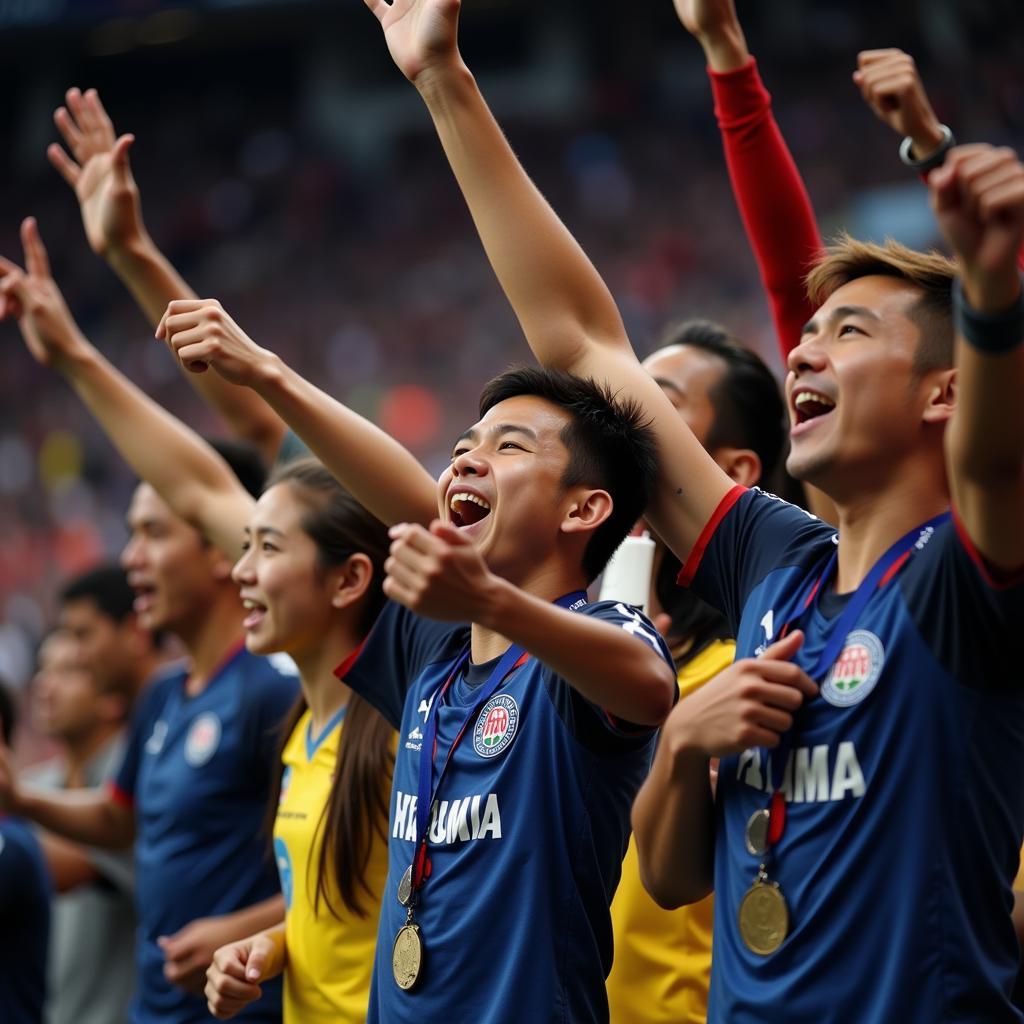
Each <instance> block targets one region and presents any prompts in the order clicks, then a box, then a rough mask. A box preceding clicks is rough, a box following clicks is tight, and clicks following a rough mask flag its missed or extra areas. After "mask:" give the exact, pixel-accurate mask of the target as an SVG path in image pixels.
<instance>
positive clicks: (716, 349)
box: [661, 320, 786, 480]
mask: <svg viewBox="0 0 1024 1024" xmlns="http://www.w3.org/2000/svg"><path fill="white" fill-rule="evenodd" d="M669 345H688V346H689V347H690V348H696V349H700V350H701V351H702V352H707V353H709V354H711V355H713V356H717V357H718V358H719V359H720V360H721V361H722V362H723V363H724V364H725V374H724V375H723V377H722V379H721V380H720V381H719V382H718V384H716V385H715V387H713V388H712V389H711V392H710V394H709V396H708V397H709V398H710V399H711V404H712V406H713V407H714V410H715V421H714V423H712V425H711V430H710V432H709V433H708V438H707V442H706V444H705V447H706V448H707V450H708V451H709V452H710V451H714V450H715V449H716V448H722V447H729V448H749V449H750V450H751V451H753V452H756V453H757V457H758V458H759V459H760V460H761V479H762V480H768V479H770V478H771V476H772V474H773V473H774V472H775V468H776V466H778V465H779V460H780V458H781V456H782V450H783V445H784V444H785V440H786V426H785V416H786V407H785V405H784V404H783V401H782V393H781V391H780V390H779V384H778V381H776V379H775V377H774V376H773V374H772V371H771V370H769V369H768V367H767V366H766V365H765V362H764V360H763V359H762V358H761V357H760V356H759V355H757V354H756V353H755V352H752V351H751V350H750V349H749V348H747V347H746V346H745V345H744V344H743V343H742V342H741V341H739V340H738V339H737V338H736V337H734V336H733V335H731V334H730V333H729V332H728V331H727V330H726V329H725V328H724V327H723V326H722V325H721V324H716V323H714V322H712V321H711V320H684V321H682V322H681V323H679V324H675V325H674V326H672V327H670V328H669V330H668V331H667V332H666V333H665V336H664V337H663V338H662V341H661V347H667V346H669Z"/></svg>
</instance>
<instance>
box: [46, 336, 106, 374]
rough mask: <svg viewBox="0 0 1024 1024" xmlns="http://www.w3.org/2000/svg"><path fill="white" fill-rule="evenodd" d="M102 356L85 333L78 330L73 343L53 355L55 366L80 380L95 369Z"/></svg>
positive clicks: (62, 372)
mask: <svg viewBox="0 0 1024 1024" xmlns="http://www.w3.org/2000/svg"><path fill="white" fill-rule="evenodd" d="M101 358H102V357H101V356H100V354H99V352H98V351H97V350H96V349H95V348H93V346H92V344H91V343H90V342H89V341H88V340H87V339H86V337H85V335H84V334H82V333H81V332H79V331H77V330H76V331H75V340H74V342H73V344H72V345H70V346H69V347H68V348H67V349H66V350H65V351H63V352H61V353H60V354H58V355H55V356H54V357H53V367H54V369H56V370H57V371H58V372H59V373H61V374H63V375H64V376H65V377H67V378H68V379H69V380H79V379H81V378H84V377H86V376H87V375H88V374H89V373H90V372H91V371H92V370H95V369H96V367H97V366H98V365H99V363H100V360H101Z"/></svg>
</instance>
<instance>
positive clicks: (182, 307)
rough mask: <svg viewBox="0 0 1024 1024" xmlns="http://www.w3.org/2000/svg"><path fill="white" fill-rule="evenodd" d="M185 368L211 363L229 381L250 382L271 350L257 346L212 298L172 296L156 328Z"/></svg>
mask: <svg viewBox="0 0 1024 1024" xmlns="http://www.w3.org/2000/svg"><path fill="white" fill-rule="evenodd" d="M156 336H157V338H158V339H159V340H160V341H166V342H167V344H168V346H169V347H170V349H171V351H172V352H173V353H174V355H175V356H176V357H177V358H178V360H179V361H180V362H181V364H182V366H184V367H185V369H187V370H189V371H191V372H192V373H203V372H205V371H206V370H207V368H209V367H211V366H212V367H213V369H215V370H216V371H217V373H219V374H220V375H221V376H222V377H223V378H224V379H225V380H226V381H229V382H230V383H231V384H244V385H247V386H251V385H253V384H255V383H256V381H257V379H258V377H259V369H260V367H261V366H263V365H264V364H265V363H266V361H267V360H269V359H272V358H273V354H272V353H271V352H268V351H267V350H266V349H264V348H260V346H259V345H257V344H256V343H255V342H254V341H253V340H252V338H250V337H249V336H248V335H247V334H246V333H245V331H243V330H242V328H241V327H239V326H238V324H236V323H235V321H234V320H232V319H231V317H230V316H229V315H228V314H227V313H226V312H225V310H224V307H223V306H222V305H221V304H220V303H219V302H218V301H217V300H216V299H175V300H174V301H173V302H171V303H170V304H169V305H168V307H167V310H166V312H165V313H164V315H163V317H162V318H161V320H160V323H159V324H158V325H157V328H156Z"/></svg>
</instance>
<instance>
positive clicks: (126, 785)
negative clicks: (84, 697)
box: [0, 220, 297, 1024]
mask: <svg viewBox="0 0 1024 1024" xmlns="http://www.w3.org/2000/svg"><path fill="white" fill-rule="evenodd" d="M23 240H24V243H25V250H26V257H27V260H26V262H27V268H28V273H27V274H24V273H23V272H21V271H20V270H18V269H17V268H16V267H14V265H13V264H9V263H6V261H4V264H3V267H2V269H3V271H4V273H5V276H4V278H3V281H2V283H0V288H3V290H4V295H5V299H6V303H7V311H8V313H12V314H13V315H15V316H17V317H18V320H19V326H20V327H21V330H22V332H23V334H24V336H25V340H26V342H27V344H28V345H29V347H30V348H32V347H33V346H35V348H34V349H33V350H34V351H41V350H44V349H45V345H44V344H43V342H42V341H41V338H42V337H43V336H44V335H45V333H46V332H47V331H48V330H52V329H53V324H52V323H51V321H50V320H49V319H48V316H49V311H50V308H51V307H50V306H49V305H48V303H47V302H43V301H36V298H37V295H36V290H41V292H40V294H42V293H44V292H45V294H46V297H47V300H48V302H52V301H54V300H53V299H52V292H53V291H55V290H56V286H55V285H54V283H53V281H52V278H50V276H49V267H48V263H47V260H46V253H45V250H44V249H43V246H42V242H41V241H40V239H39V236H38V233H37V230H36V227H35V222H34V221H31V220H29V221H26V223H25V225H23ZM58 294H59V293H58ZM59 301H60V303H61V305H62V300H59ZM83 353H84V350H83ZM61 369H62V370H65V371H66V372H67V373H68V376H69V377H70V378H71V379H72V380H73V382H74V384H75V386H76V387H78V388H79V389H80V390H81V391H82V393H83V395H84V394H87V393H89V389H90V387H95V386H96V380H97V379H99V378H102V377H103V369H102V366H101V365H100V364H99V360H98V359H96V358H95V357H94V355H93V352H92V350H91V349H90V350H89V353H84V354H82V356H81V358H80V359H79V360H78V361H77V362H76V364H75V366H74V367H73V368H72V367H69V366H61ZM220 450H221V453H222V455H224V457H225V458H226V459H227V460H228V461H229V463H231V464H232V468H233V469H235V471H236V474H237V475H239V478H240V479H241V480H242V482H243V483H244V484H246V486H247V488H248V489H249V490H250V492H251V493H254V494H255V493H258V492H259V489H260V487H261V485H262V479H261V478H262V467H261V466H260V465H259V462H258V459H256V457H255V456H254V455H253V456H252V457H251V458H249V457H246V455H245V453H244V452H242V451H240V450H239V449H238V448H237V447H236V446H224V445H221V446H220ZM128 525H129V528H130V530H131V537H130V539H129V542H128V544H127V546H126V548H125V550H124V552H123V554H122V559H121V560H122V564H123V565H124V567H125V569H126V570H127V572H128V580H129V583H130V584H131V586H132V587H133V589H134V590H135V593H136V598H135V612H136V614H137V616H138V619H139V623H140V625H141V626H142V627H143V628H145V629H149V630H166V631H167V632H170V633H173V634H174V635H176V636H177V637H178V638H179V639H180V640H181V641H182V643H183V645H184V647H185V649H186V650H187V652H188V654H189V661H188V664H187V665H183V666H181V667H180V668H177V669H171V670H168V671H167V672H165V673H163V674H162V675H160V676H159V677H158V678H157V679H156V680H154V681H153V683H152V684H151V685H150V686H149V687H147V689H146V691H145V693H144V695H143V697H142V698H141V700H140V701H139V703H138V706H137V708H136V712H135V716H134V719H133V722H132V726H131V729H130V731H129V735H128V738H127V748H126V753H125V756H124V760H123V762H122V764H121V767H120V769H119V771H118V772H117V775H116V781H115V783H114V784H113V785H112V786H110V787H109V788H105V789H102V790H100V789H92V790H84V791H79V792H74V793H72V792H68V793H47V792H44V791H39V790H35V789H30V788H29V787H27V786H22V785H19V784H18V783H17V782H16V780H15V779H14V777H13V775H12V772H11V769H10V765H9V761H8V758H7V756H6V751H0V794H2V796H3V800H4V802H5V803H6V805H7V807H8V808H9V809H11V810H13V811H16V812H17V813H19V814H21V815H23V816H25V817H28V818H32V819H33V820H35V821H37V822H38V823H39V824H41V825H43V826H44V827H46V828H48V829H50V830H51V831H53V832H56V833H58V834H60V835H63V836H65V837H66V838H69V839H72V840H75V841H77V842H81V843H86V844H89V845H93V846H107V847H125V846H129V845H131V844H132V842H133V840H134V843H135V854H136V897H137V899H136V905H137V917H138V922H139V930H138V936H137V943H136V967H137V975H136V993H135V998H134V1002H133V1007H132V1019H133V1021H136V1022H138V1024H148V1022H151V1021H152V1022H156V1021H160V1022H165V1021H175V1022H182V1024H184V1022H192V1021H201V1020H205V1019H206V1017H207V1010H206V1001H205V999H203V998H202V997H201V993H202V989H203V985H204V981H205V971H206V968H207V966H208V965H209V963H210V960H211V958H212V955H213V952H214V951H215V950H216V949H217V948H219V947H220V946H221V945H224V944H225V943H226V942H230V941H233V940H234V939H237V938H241V937H243V936H245V935H249V934H252V932H254V931H259V930H260V929H261V928H265V927H269V926H270V925H272V924H275V923H277V922H278V921H280V920H281V918H282V915H283V901H282V899H281V896H280V891H279V885H278V881H277V876H276V872H275V870H274V865H273V862H272V861H271V859H270V858H269V857H267V856H266V850H265V845H264V841H263V839H262V838H261V825H262V820H263V815H264V812H265V804H266V799H267V796H268V792H269V783H270V779H271V773H272V766H273V763H274V760H275V751H276V743H277V738H278V737H277V735H276V732H277V727H278V726H279V724H280V722H281V720H282V719H283V717H284V715H285V713H286V711H287V709H288V708H289V706H290V705H291V703H292V702H293V700H294V698H295V695H296V693H297V686H296V681H295V679H294V677H293V676H289V675H285V674H282V672H281V671H280V670H279V668H277V667H276V666H275V665H274V664H271V663H270V662H269V661H267V660H266V659H264V658H259V657H256V656H254V655H251V654H249V653H248V652H247V651H246V650H245V649H244V646H243V641H242V627H241V623H242V617H243V609H242V606H241V602H240V600H239V597H238V588H237V586H236V585H235V584H234V583H233V581H232V580H231V576H230V573H231V563H230V561H229V560H228V559H226V558H225V556H224V555H223V554H221V553H220V551H219V550H218V549H217V548H215V547H214V546H213V545H211V544H210V543H209V542H208V541H207V540H206V539H204V538H203V537H202V536H201V535H200V534H199V532H198V531H197V530H195V529H194V528H193V527H192V526H190V525H189V524H188V523H186V522H185V521H184V520H182V519H179V518H178V517H176V516H174V515H173V514H172V513H171V511H170V509H169V508H168V507H167V505H166V504H165V503H164V502H163V501H162V499H161V498H160V497H159V496H158V495H157V493H156V491H155V490H153V488H152V487H150V486H149V485H148V484H140V485H139V486H138V487H137V488H136V490H135V494H134V495H133V498H132V502H131V505H130V507H129V510H128ZM280 1013H281V1006H280V984H279V983H270V984H268V985H267V986H265V988H264V994H263V998H262V999H261V1000H259V1001H258V1002H256V1003H254V1004H253V1005H252V1006H250V1007H248V1008H247V1009H246V1011H245V1013H244V1015H243V1016H244V1018H245V1019H247V1020H254V1021H277V1020H279V1019H280Z"/></svg>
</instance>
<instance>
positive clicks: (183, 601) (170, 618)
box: [121, 484, 226, 636]
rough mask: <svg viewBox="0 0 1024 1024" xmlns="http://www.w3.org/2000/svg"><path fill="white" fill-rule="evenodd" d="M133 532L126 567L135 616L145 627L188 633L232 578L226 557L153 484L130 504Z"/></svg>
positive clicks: (141, 486)
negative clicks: (181, 517)
mask: <svg viewBox="0 0 1024 1024" xmlns="http://www.w3.org/2000/svg"><path fill="white" fill-rule="evenodd" d="M127 520H128V529H129V530H130V532H131V536H130V538H129V540H128V543H127V544H126V545H125V548H124V551H122V552H121V565H122V566H123V567H124V569H125V570H126V571H127V573H128V583H129V585H130V586H131V588H132V589H133V590H134V591H135V603H134V610H135V614H136V615H137V616H138V618H139V623H140V624H141V625H142V626H143V628H145V629H149V630H160V629H166V630H169V631H170V632H172V633H177V634H178V635H182V636H187V635H188V634H189V633H190V632H191V631H192V630H193V629H194V628H195V627H196V624H197V623H201V622H202V621H203V620H204V619H205V617H206V615H207V612H208V610H209V608H210V606H211V604H212V603H213V602H214V601H215V600H216V598H217V596H218V593H219V591H220V588H221V587H222V586H223V580H224V579H225V578H226V570H225V569H224V559H223V556H222V555H221V554H220V552H219V551H217V550H216V548H214V547H213V546H212V545H209V544H204V543H203V539H202V537H201V536H200V534H199V533H198V531H196V530H194V529H193V528H192V527H191V526H189V525H188V523H186V522H185V521H184V520H183V519H179V518H178V517H177V516H176V515H175V514H174V513H173V512H172V511H171V510H170V507H169V506H168V505H167V503H166V502H164V500H163V499H162V498H161V497H160V496H159V495H158V494H157V493H156V491H155V490H153V488H152V487H150V486H149V484H139V486H138V487H136V489H135V494H134V495H133V496H132V501H131V505H130V506H129V507H128V516H127Z"/></svg>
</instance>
